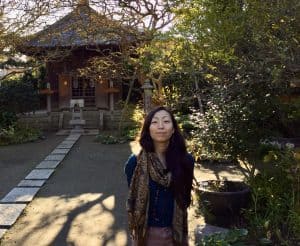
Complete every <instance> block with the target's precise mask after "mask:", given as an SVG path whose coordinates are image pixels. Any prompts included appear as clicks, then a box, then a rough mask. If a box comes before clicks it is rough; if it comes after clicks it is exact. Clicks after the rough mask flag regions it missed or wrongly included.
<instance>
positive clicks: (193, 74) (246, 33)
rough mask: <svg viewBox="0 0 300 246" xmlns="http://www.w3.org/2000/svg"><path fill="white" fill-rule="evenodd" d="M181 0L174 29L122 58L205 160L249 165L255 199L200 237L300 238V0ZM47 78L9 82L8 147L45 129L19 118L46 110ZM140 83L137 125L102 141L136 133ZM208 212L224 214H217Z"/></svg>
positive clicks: (1, 130) (131, 113)
mask: <svg viewBox="0 0 300 246" xmlns="http://www.w3.org/2000/svg"><path fill="white" fill-rule="evenodd" d="M172 3H173V4H172V6H171V7H172V8H169V9H167V11H169V13H171V15H172V17H173V18H172V26H171V27H170V28H168V30H167V31H165V30H164V31H161V30H159V29H151V30H148V31H149V32H146V31H145V33H146V34H147V35H148V36H147V37H148V39H147V40H146V41H144V42H141V43H140V44H139V45H137V47H136V50H135V54H134V56H133V55H129V56H126V57H125V56H124V57H122V59H123V60H122V59H120V60H121V61H122V63H123V66H122V69H124V68H126V69H127V70H129V72H128V74H131V75H132V78H133V79H132V81H133V80H134V79H136V77H139V78H143V79H145V78H147V79H149V80H150V81H151V82H152V84H153V86H154V90H153V100H152V102H153V104H154V105H161V104H163V105H166V106H168V107H169V108H171V109H172V110H173V112H174V113H175V115H176V117H177V119H178V122H179V124H180V128H181V130H182V132H183V134H184V136H185V138H186V140H187V146H188V149H189V151H190V152H191V153H192V154H193V156H194V157H195V160H196V164H197V165H200V166H201V165H202V164H203V163H209V164H211V165H226V163H230V164H233V165H236V166H238V167H241V168H242V169H243V170H244V181H243V185H246V187H248V188H249V193H247V194H248V196H247V198H245V204H244V205H245V206H243V207H242V208H239V209H238V214H237V215H236V216H237V217H235V218H233V220H232V221H230V223H229V224H226V225H225V226H226V227H227V228H228V229H229V231H228V232H227V233H218V234H213V235H211V236H206V237H204V238H202V239H201V240H200V241H198V242H196V244H197V245H297V243H299V241H300V127H299V126H300V83H299V80H300V49H299V48H300V44H299V43H300V40H299V36H300V35H299V34H300V33H299V32H300V28H299V23H298V22H299V21H298V22H297V18H296V17H297V14H299V3H298V1H296V0H291V1H283V0H282V1H243V0H242V1H238V0H236V1H216V0H194V1H172ZM123 4H124V6H123V7H126V3H125V2H124V3H123ZM149 35H151V38H149V37H150V36H149ZM96 64H97V63H96ZM124 64H125V65H124ZM98 65H99V64H98ZM116 67H117V69H120V63H118V64H117V65H116V64H114V68H116ZM107 69H109V67H108V68H107ZM95 71H96V70H95ZM123 74H124V73H123ZM138 75H139V76H138ZM28 76H29V77H28ZM41 76H42V74H40V73H39V72H38V71H36V72H35V73H32V74H30V75H28V74H27V75H26V74H25V75H24V76H23V77H22V76H21V77H20V76H19V77H17V78H15V79H14V78H12V79H10V80H7V81H5V82H3V83H1V86H0V145H4V144H14V143H21V142H25V141H33V140H35V139H37V138H39V137H40V134H41V132H40V130H36V129H33V128H31V127H30V126H26V125H20V124H19V122H18V116H19V115H20V114H22V113H24V112H28V111H33V110H35V109H36V108H38V106H37V104H38V101H39V100H38V94H37V90H36V88H34V86H33V85H34V83H33V81H42V80H41V79H40V78H41ZM131 85H133V83H131ZM130 91H131V89H130V90H129V92H128V97H127V99H128V100H127V99H126V101H124V102H121V104H122V108H123V115H124V119H125V118H126V119H129V120H131V122H132V124H130V125H125V124H123V125H122V123H120V125H119V129H118V130H119V131H118V133H117V134H116V133H114V134H102V133H101V134H100V135H98V136H97V137H96V139H95V141H99V142H101V143H104V144H113V143H124V142H126V141H131V140H134V139H135V138H136V136H137V135H138V132H139V128H140V126H141V122H142V120H143V116H144V114H143V107H142V106H141V105H142V102H140V103H134V104H132V103H130V100H129V98H130ZM223 183H225V182H223ZM223 183H221V182H220V183H216V182H215V183H212V185H211V186H210V187H209V189H210V190H213V191H216V192H218V193H221V192H229V191H231V190H230V188H228V187H226V186H223ZM206 185H208V182H207V183H206ZM228 185H229V183H227V186H228ZM200 186H201V184H200V183H197V182H195V185H194V192H195V194H196V196H195V197H196V201H195V206H197V207H198V211H199V214H201V215H204V216H205V215H210V216H211V217H212V216H216V214H212V212H211V211H209V207H206V206H205V203H206V200H205V198H203V195H202V191H201V190H200ZM235 200H237V198H235ZM208 217H209V216H208ZM206 219H207V220H208V221H210V222H212V223H214V222H216V220H215V218H212V219H211V218H206Z"/></svg>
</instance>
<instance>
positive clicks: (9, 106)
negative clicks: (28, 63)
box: [0, 80, 38, 114]
mask: <svg viewBox="0 0 300 246" xmlns="http://www.w3.org/2000/svg"><path fill="white" fill-rule="evenodd" d="M37 106H38V94H37V91H36V90H35V88H34V86H33V84H32V83H30V82H27V83H23V82H22V80H11V81H6V82H4V83H3V84H2V85H1V87H0V112H14V113H16V114H17V113H23V112H28V111H32V110H34V109H36V107H37Z"/></svg>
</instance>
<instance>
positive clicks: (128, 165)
mask: <svg viewBox="0 0 300 246" xmlns="http://www.w3.org/2000/svg"><path fill="white" fill-rule="evenodd" d="M136 163H137V156H136V155H135V154H131V155H130V156H129V157H128V160H127V161H126V164H125V168H135V166H136Z"/></svg>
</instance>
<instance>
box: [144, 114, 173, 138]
mask: <svg viewBox="0 0 300 246" xmlns="http://www.w3.org/2000/svg"><path fill="white" fill-rule="evenodd" d="M149 132H150V136H151V138H152V140H153V141H154V142H156V143H165V142H169V140H170V138H171V136H172V134H173V133H174V126H173V122H172V119H171V116H170V114H169V113H168V112H167V111H165V110H160V111H158V112H156V113H155V114H154V116H153V118H152V120H151V124H150V127H149Z"/></svg>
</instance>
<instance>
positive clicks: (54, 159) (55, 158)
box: [45, 155, 65, 161]
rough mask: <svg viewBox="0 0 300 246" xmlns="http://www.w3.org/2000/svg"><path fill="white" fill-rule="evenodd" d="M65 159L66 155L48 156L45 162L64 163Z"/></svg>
mask: <svg viewBox="0 0 300 246" xmlns="http://www.w3.org/2000/svg"><path fill="white" fill-rule="evenodd" d="M64 158H65V155H48V156H47V157H46V158H45V161H62V160H63V159H64Z"/></svg>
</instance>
